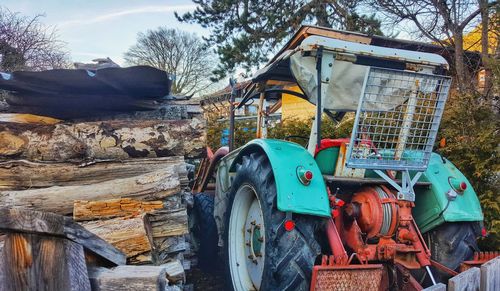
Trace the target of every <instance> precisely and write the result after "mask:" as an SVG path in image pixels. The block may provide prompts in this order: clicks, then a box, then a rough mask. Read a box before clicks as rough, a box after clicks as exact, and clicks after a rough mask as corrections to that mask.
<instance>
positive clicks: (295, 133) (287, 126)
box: [207, 116, 353, 150]
mask: <svg viewBox="0 0 500 291" xmlns="http://www.w3.org/2000/svg"><path fill="white" fill-rule="evenodd" d="M344 119H345V120H343V121H342V122H341V123H336V122H334V121H332V120H331V119H329V118H328V117H326V116H324V117H323V122H322V124H321V125H322V128H321V136H322V137H323V138H338V137H349V136H350V133H351V130H352V125H353V118H351V117H346V118H344ZM256 125H257V123H256V121H255V120H240V121H236V123H235V147H236V148H237V147H240V146H243V145H244V144H246V143H247V142H249V141H251V140H252V139H254V138H255V136H256ZM311 126H312V119H309V120H304V119H288V120H283V121H282V122H272V124H271V125H270V126H269V127H268V138H274V139H283V140H289V141H292V142H296V143H298V144H301V145H302V146H304V147H305V146H307V141H308V139H309V133H310V131H311ZM228 128H229V122H227V121H217V120H214V119H212V120H209V121H208V133H207V136H208V145H209V146H210V148H211V149H213V150H216V149H218V148H219V147H221V137H222V132H223V130H224V129H228Z"/></svg>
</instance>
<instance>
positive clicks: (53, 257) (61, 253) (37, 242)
mask: <svg viewBox="0 0 500 291" xmlns="http://www.w3.org/2000/svg"><path fill="white" fill-rule="evenodd" d="M0 290H75V291H77V290H78V291H79V290H90V281H89V278H88V275H87V266H86V265H85V256H84V252H83V247H82V246H81V245H79V244H77V243H74V242H72V241H70V240H68V239H65V238H59V237H50V236H45V235H39V234H26V233H25V234H21V233H9V234H8V235H7V238H6V241H5V247H4V250H3V252H2V254H0Z"/></svg>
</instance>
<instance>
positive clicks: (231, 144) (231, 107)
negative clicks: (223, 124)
mask: <svg viewBox="0 0 500 291" xmlns="http://www.w3.org/2000/svg"><path fill="white" fill-rule="evenodd" d="M229 85H230V86H231V97H230V98H229V142H228V143H229V151H230V152H231V151H232V150H233V149H234V101H235V99H236V80H235V79H233V78H230V79H229Z"/></svg>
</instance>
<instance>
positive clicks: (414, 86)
mask: <svg viewBox="0 0 500 291" xmlns="http://www.w3.org/2000/svg"><path fill="white" fill-rule="evenodd" d="M365 78H366V79H365V89H364V91H363V93H362V94H361V97H360V101H359V102H360V103H359V105H358V110H357V112H356V119H355V122H354V128H353V134H352V137H351V142H350V144H349V149H348V159H347V166H348V167H350V168H365V169H380V170H416V171H425V170H426V169H427V165H428V163H429V159H430V155H431V153H432V147H433V144H434V141H435V139H436V134H437V131H438V128H439V123H440V121H441V116H442V113H443V109H444V105H445V102H446V98H447V97H448V90H449V87H450V83H451V79H450V78H448V77H445V76H440V75H431V74H423V73H414V72H407V71H398V70H390V69H382V68H374V67H371V68H370V69H369V70H368V72H367V76H366V77H365Z"/></svg>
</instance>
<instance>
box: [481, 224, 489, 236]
mask: <svg viewBox="0 0 500 291" xmlns="http://www.w3.org/2000/svg"><path fill="white" fill-rule="evenodd" d="M481 235H482V236H483V237H486V236H487V235H488V232H487V231H486V228H485V227H484V226H483V228H482V229H481Z"/></svg>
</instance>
